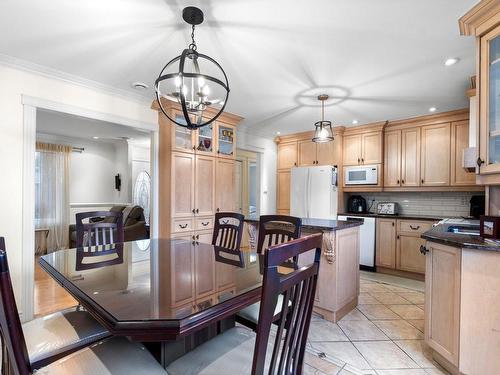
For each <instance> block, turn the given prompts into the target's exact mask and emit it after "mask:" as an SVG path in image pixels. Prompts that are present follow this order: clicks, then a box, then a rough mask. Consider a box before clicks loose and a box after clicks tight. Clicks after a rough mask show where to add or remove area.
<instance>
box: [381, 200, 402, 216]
mask: <svg viewBox="0 0 500 375" xmlns="http://www.w3.org/2000/svg"><path fill="white" fill-rule="evenodd" d="M397 206H398V204H397V203H396V202H379V203H377V214H380V215H397V214H398V210H397Z"/></svg>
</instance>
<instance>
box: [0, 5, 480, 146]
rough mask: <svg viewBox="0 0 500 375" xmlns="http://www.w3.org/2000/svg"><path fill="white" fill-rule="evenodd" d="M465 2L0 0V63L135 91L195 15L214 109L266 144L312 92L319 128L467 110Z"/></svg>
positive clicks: (298, 118)
mask: <svg viewBox="0 0 500 375" xmlns="http://www.w3.org/2000/svg"><path fill="white" fill-rule="evenodd" d="M476 2H477V1H476V0H420V1H416V0H377V1H373V0H372V1H370V0H312V1H290V0H273V1H269V0H209V1H207V0H204V1H201V0H193V1H190V2H186V1H175V0H106V1H102V0H86V1H80V2H74V1H67V0H51V1H43V0H30V1H28V0H2V1H1V2H0V35H2V38H0V54H4V55H8V56H13V57H16V58H18V59H22V60H26V61H29V62H33V63H36V64H39V65H42V66H47V67H50V68H53V69H56V70H59V71H62V72H65V73H69V74H73V75H76V76H79V77H83V78H85V79H89V80H94V81H97V82H99V83H102V84H106V85H109V86H112V87H114V88H119V89H123V90H130V91H131V92H135V93H137V90H134V89H133V88H131V83H132V82H134V81H143V82H145V83H147V84H148V85H150V87H151V86H152V85H153V82H154V80H155V78H156V76H157V75H158V73H159V71H160V69H161V68H162V67H163V65H164V64H165V63H166V62H167V61H168V60H170V59H171V58H172V57H174V56H176V55H178V54H179V53H180V51H181V50H182V49H183V48H185V47H186V46H187V44H188V40H189V34H190V28H189V26H188V25H186V24H185V23H183V21H182V18H181V11H182V8H183V7H184V6H187V5H198V6H200V8H202V10H203V11H204V12H205V22H204V23H203V24H202V25H200V26H199V27H198V28H197V34H196V40H197V44H198V51H200V52H202V53H205V54H208V55H209V56H211V57H213V58H215V59H216V60H217V61H218V62H219V63H220V64H221V65H222V66H223V67H224V69H225V70H226V73H227V75H228V77H229V83H230V87H231V93H230V97H229V101H228V104H227V107H226V109H227V110H228V111H230V112H234V113H236V114H239V115H241V116H244V117H245V120H244V123H243V124H242V126H243V127H244V128H246V129H247V131H251V132H252V133H255V134H260V135H264V136H274V135H275V134H276V132H277V131H280V132H281V133H282V134H287V133H292V132H296V131H301V130H308V129H311V128H312V126H313V125H312V124H313V123H314V122H315V121H317V120H318V119H319V117H320V109H319V107H318V103H317V101H316V100H315V97H316V96H317V95H318V94H319V93H326V94H329V95H330V96H331V97H332V98H333V99H332V100H330V101H328V102H327V105H328V106H327V108H326V110H325V112H326V119H328V120H331V121H332V122H333V123H334V124H338V125H346V126H349V125H351V124H352V121H353V120H358V122H359V124H363V123H368V122H373V121H382V120H393V119H400V118H406V117H411V116H416V115H421V114H426V113H428V109H429V107H432V106H434V107H437V108H438V112H441V111H446V110H451V109H457V108H463V107H465V106H467V104H468V102H467V99H466V97H465V94H464V91H465V89H467V88H468V79H469V76H471V75H473V74H474V68H475V66H474V65H475V64H474V48H475V45H474V43H475V41H474V39H473V38H471V37H463V36H460V35H459V31H458V22H457V20H458V18H459V17H460V16H461V15H463V14H464V13H465V12H466V11H467V10H468V9H470V8H471V7H472V6H473V5H474V4H475V3H476ZM449 57H458V58H460V62H459V63H458V64H456V65H453V66H450V67H445V66H444V64H443V63H444V61H445V60H446V59H447V58H449ZM141 94H142V95H145V96H146V97H148V98H149V99H152V98H153V91H152V90H151V89H149V90H147V91H145V92H141Z"/></svg>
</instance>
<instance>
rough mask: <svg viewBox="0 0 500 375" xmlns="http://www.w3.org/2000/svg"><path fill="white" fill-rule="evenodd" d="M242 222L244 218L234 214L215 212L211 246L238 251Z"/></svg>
mask: <svg viewBox="0 0 500 375" xmlns="http://www.w3.org/2000/svg"><path fill="white" fill-rule="evenodd" d="M244 220H245V216H243V215H242V214H238V213H236V212H217V213H216V214H215V226H214V234H213V236H212V245H214V246H220V247H224V248H226V249H229V250H239V249H240V246H241V236H242V234H243V221H244Z"/></svg>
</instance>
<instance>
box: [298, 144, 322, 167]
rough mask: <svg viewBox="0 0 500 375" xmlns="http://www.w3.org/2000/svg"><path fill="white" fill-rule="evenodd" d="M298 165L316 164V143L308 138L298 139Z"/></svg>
mask: <svg viewBox="0 0 500 375" xmlns="http://www.w3.org/2000/svg"><path fill="white" fill-rule="evenodd" d="M298 148H299V166H301V167H309V166H312V165H316V163H317V159H318V158H317V154H316V143H315V142H313V141H311V140H310V139H307V140H303V141H299V142H298Z"/></svg>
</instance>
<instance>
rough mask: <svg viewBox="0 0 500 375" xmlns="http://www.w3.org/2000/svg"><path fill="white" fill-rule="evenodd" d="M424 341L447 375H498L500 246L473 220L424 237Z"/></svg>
mask: <svg viewBox="0 0 500 375" xmlns="http://www.w3.org/2000/svg"><path fill="white" fill-rule="evenodd" d="M422 238H423V239H425V240H426V241H427V242H426V244H425V247H422V249H421V251H422V253H425V254H426V258H427V259H426V278H425V341H426V342H427V344H428V345H429V346H430V347H431V348H432V349H433V357H434V359H435V360H436V361H437V362H439V363H440V364H441V365H442V366H443V367H445V368H446V369H447V370H448V371H450V372H451V373H452V374H470V375H474V374H500V304H499V303H498V301H500V242H499V241H498V240H490V239H486V238H482V237H480V236H479V221H477V220H476V221H474V220H469V221H464V222H462V223H443V224H440V225H437V226H436V227H433V228H432V229H431V230H429V231H427V232H425V233H424V234H423V235H422Z"/></svg>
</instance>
